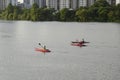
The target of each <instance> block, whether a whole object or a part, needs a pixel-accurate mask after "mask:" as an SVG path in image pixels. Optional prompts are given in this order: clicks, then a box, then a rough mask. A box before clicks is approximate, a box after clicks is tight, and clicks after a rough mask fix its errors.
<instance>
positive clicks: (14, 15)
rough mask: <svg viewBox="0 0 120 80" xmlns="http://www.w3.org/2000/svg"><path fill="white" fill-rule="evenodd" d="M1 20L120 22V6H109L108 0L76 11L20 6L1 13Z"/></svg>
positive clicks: (99, 0) (34, 5)
mask: <svg viewBox="0 0 120 80" xmlns="http://www.w3.org/2000/svg"><path fill="white" fill-rule="evenodd" d="M0 19H5V20H30V21H78V22H120V4H118V5H109V3H108V2H107V1H106V0H97V1H96V2H95V3H94V4H93V5H92V6H90V7H80V8H78V9H76V10H72V9H67V8H64V9H62V10H59V11H56V10H55V9H53V8H46V7H43V8H39V6H38V5H37V4H36V3H34V4H33V5H32V7H31V8H30V9H26V8H24V9H21V8H20V7H18V6H12V5H11V4H9V5H8V7H7V8H6V9H5V10H3V11H0Z"/></svg>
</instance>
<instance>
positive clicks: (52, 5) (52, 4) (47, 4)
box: [46, 0, 60, 10]
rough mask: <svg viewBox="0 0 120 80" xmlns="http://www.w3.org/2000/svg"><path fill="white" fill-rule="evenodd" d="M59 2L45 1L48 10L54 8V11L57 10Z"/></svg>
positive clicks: (54, 0)
mask: <svg viewBox="0 0 120 80" xmlns="http://www.w3.org/2000/svg"><path fill="white" fill-rule="evenodd" d="M59 1H60V0H46V6H47V7H48V8H54V9H55V10H59Z"/></svg>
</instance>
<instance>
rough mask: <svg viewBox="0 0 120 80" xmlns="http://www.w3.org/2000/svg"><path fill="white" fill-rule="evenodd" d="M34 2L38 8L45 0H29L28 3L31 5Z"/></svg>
mask: <svg viewBox="0 0 120 80" xmlns="http://www.w3.org/2000/svg"><path fill="white" fill-rule="evenodd" d="M34 3H37V5H38V6H39V8H41V7H45V6H46V0H30V5H31V6H32V5H33V4H34Z"/></svg>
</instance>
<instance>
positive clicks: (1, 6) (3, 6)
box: [0, 0, 17, 10]
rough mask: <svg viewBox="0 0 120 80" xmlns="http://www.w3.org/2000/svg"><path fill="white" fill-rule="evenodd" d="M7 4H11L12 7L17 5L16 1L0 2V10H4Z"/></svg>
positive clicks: (5, 0)
mask: <svg viewBox="0 0 120 80" xmlns="http://www.w3.org/2000/svg"><path fill="white" fill-rule="evenodd" d="M9 3H11V4H12V5H13V6H15V5H17V0H0V10H4V9H5V8H6V7H7V6H8V5H9Z"/></svg>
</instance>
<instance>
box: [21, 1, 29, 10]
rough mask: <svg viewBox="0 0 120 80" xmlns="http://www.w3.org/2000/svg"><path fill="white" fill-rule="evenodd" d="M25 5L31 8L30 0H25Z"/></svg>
mask: <svg viewBox="0 0 120 80" xmlns="http://www.w3.org/2000/svg"><path fill="white" fill-rule="evenodd" d="M23 4H24V7H25V8H27V9H29V8H30V7H31V5H30V0H23Z"/></svg>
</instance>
